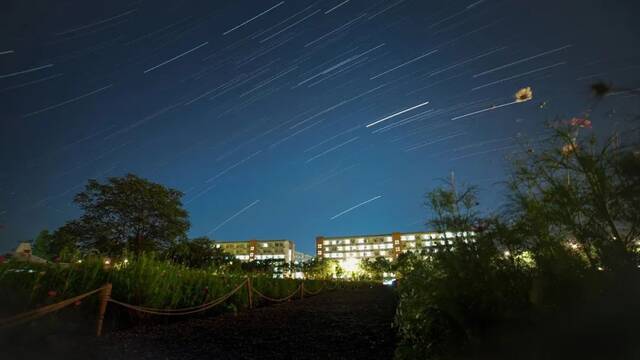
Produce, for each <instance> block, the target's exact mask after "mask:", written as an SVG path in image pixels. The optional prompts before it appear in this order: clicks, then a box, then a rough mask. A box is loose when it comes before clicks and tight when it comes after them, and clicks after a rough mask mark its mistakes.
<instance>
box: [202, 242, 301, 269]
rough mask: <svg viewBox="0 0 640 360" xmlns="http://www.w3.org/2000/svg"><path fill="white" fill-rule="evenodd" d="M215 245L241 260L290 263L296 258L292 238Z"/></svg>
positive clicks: (217, 243)
mask: <svg viewBox="0 0 640 360" xmlns="http://www.w3.org/2000/svg"><path fill="white" fill-rule="evenodd" d="M215 246H216V247H219V248H221V249H222V250H223V251H224V252H226V253H229V254H231V255H233V256H234V257H235V258H236V259H238V260H241V261H254V260H281V261H282V262H284V263H287V264H289V263H292V262H293V261H294V260H295V244H294V243H293V241H291V240H248V241H224V242H216V245H215Z"/></svg>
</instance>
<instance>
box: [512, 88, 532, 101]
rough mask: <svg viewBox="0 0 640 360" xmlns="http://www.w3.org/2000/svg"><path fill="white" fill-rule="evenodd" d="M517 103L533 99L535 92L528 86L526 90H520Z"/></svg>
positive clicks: (516, 95)
mask: <svg viewBox="0 0 640 360" xmlns="http://www.w3.org/2000/svg"><path fill="white" fill-rule="evenodd" d="M515 98H516V102H525V101H529V100H531V99H533V91H531V87H529V86H527V87H526V88H522V89H520V90H518V92H516V94H515Z"/></svg>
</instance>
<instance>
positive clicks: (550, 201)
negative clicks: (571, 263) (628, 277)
mask: <svg viewBox="0 0 640 360" xmlns="http://www.w3.org/2000/svg"><path fill="white" fill-rule="evenodd" d="M552 130H553V131H554V133H553V136H552V137H550V138H549V139H548V140H547V141H546V149H545V150H544V151H541V152H539V153H532V154H529V155H528V156H527V157H526V158H524V159H521V160H519V161H517V162H516V164H515V171H514V176H513V180H512V182H511V184H510V185H511V186H510V188H511V193H512V196H511V200H512V201H511V210H512V213H513V214H515V215H516V216H517V217H520V218H521V219H523V221H522V223H523V224H527V225H529V226H526V227H524V228H523V229H522V230H523V231H524V233H525V234H527V235H529V237H530V240H531V242H532V244H533V246H535V247H536V248H538V249H543V248H544V247H549V246H552V245H554V246H558V245H565V246H566V245H567V244H568V243H571V244H573V245H574V246H575V247H576V249H575V250H576V251H577V252H580V253H581V254H582V255H583V256H584V257H585V258H586V260H587V262H588V264H589V266H590V267H591V268H592V269H594V270H595V269H597V268H607V269H609V270H616V269H621V270H622V269H626V270H627V271H635V270H633V269H635V267H636V263H637V262H638V259H637V253H636V252H635V249H636V247H637V244H636V241H637V239H638V238H640V207H639V206H638V203H639V201H640V171H639V170H638V169H640V156H638V155H637V154H634V153H633V152H630V151H628V150H625V149H624V148H623V149H620V148H618V146H617V140H616V138H615V136H613V137H610V138H609V139H608V140H606V141H605V143H604V144H603V145H599V143H598V141H597V139H596V138H595V136H591V137H589V138H587V139H586V140H580V139H579V138H578V136H577V135H578V130H579V129H578V128H577V127H576V126H568V127H554V128H553V129H552ZM538 253H540V252H538Z"/></svg>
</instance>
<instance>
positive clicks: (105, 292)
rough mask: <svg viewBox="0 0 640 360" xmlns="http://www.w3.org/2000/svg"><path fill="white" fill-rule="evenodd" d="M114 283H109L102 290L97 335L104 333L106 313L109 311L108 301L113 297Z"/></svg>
mask: <svg viewBox="0 0 640 360" xmlns="http://www.w3.org/2000/svg"><path fill="white" fill-rule="evenodd" d="M112 288H113V285H111V283H107V284H106V285H105V286H104V288H103V289H102V291H100V305H99V307H98V324H97V327H96V336H100V335H102V323H103V322H104V313H105V312H106V311H107V302H108V301H109V298H110V297H111V289H112Z"/></svg>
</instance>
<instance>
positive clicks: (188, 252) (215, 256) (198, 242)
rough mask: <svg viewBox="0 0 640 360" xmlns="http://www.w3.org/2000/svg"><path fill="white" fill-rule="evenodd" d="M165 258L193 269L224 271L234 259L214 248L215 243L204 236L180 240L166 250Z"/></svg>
mask: <svg viewBox="0 0 640 360" xmlns="http://www.w3.org/2000/svg"><path fill="white" fill-rule="evenodd" d="M165 256H166V257H167V258H168V259H171V260H172V261H174V262H176V263H179V264H183V265H186V266H189V267H194V268H206V267H210V266H213V267H216V268H218V269H221V270H223V269H226V268H227V265H229V262H232V261H233V260H234V259H235V258H234V257H233V255H231V254H229V253H226V252H224V250H223V249H222V248H221V247H219V246H216V244H215V241H213V240H211V239H209V238H208V237H206V236H203V237H198V238H195V239H190V240H187V239H181V240H180V241H178V242H176V243H175V244H174V245H173V246H171V247H170V248H169V249H167V251H166V253H165Z"/></svg>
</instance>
